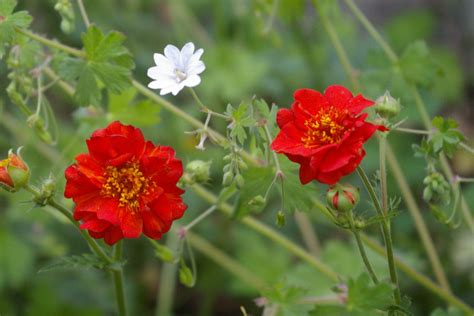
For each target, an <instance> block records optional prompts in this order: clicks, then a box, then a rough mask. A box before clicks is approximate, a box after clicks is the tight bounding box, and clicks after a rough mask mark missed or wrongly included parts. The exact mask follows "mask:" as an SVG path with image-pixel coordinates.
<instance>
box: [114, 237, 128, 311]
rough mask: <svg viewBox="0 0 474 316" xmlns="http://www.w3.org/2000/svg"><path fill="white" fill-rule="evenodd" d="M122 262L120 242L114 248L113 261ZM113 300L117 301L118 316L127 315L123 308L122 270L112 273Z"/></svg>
mask: <svg viewBox="0 0 474 316" xmlns="http://www.w3.org/2000/svg"><path fill="white" fill-rule="evenodd" d="M121 260H122V242H121V241H119V242H118V243H117V244H116V245H115V247H114V261H115V262H120V261H121ZM112 276H113V280H114V287H115V298H116V300H117V309H118V314H119V315H120V316H126V315H127V308H126V307H125V290H124V286H123V268H120V269H118V270H115V271H113V272H112Z"/></svg>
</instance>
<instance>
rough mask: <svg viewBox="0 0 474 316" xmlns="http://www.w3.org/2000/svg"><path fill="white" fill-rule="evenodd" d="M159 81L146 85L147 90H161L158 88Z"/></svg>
mask: <svg viewBox="0 0 474 316" xmlns="http://www.w3.org/2000/svg"><path fill="white" fill-rule="evenodd" d="M160 83H161V82H160V81H157V80H155V81H152V82H150V83H149V84H148V88H150V89H153V90H157V89H161V88H162V87H161V86H160Z"/></svg>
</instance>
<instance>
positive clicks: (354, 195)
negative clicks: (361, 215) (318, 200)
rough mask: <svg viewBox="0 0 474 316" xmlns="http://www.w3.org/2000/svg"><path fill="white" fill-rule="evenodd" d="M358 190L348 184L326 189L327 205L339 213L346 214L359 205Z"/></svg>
mask: <svg viewBox="0 0 474 316" xmlns="http://www.w3.org/2000/svg"><path fill="white" fill-rule="evenodd" d="M359 198H360V197H359V189H358V188H355V187H353V186H352V185H349V184H344V185H342V184H336V185H334V186H331V187H330V188H329V189H328V192H327V194H326V200H327V203H328V205H329V206H330V207H331V208H333V209H335V210H338V211H340V212H348V211H350V210H352V209H354V207H355V206H356V205H357V203H359Z"/></svg>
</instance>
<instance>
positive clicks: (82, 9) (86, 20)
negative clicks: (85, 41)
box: [77, 0, 91, 28]
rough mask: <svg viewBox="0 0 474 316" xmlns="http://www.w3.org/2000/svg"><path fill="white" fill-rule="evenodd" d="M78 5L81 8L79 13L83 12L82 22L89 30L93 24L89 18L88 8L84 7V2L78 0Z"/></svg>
mask: <svg viewBox="0 0 474 316" xmlns="http://www.w3.org/2000/svg"><path fill="white" fill-rule="evenodd" d="M77 5H78V6H79V11H81V16H82V20H83V21H84V24H85V26H86V28H89V26H90V25H91V22H90V20H89V16H88V15H87V11H86V8H85V7H84V2H83V1H82V0H77Z"/></svg>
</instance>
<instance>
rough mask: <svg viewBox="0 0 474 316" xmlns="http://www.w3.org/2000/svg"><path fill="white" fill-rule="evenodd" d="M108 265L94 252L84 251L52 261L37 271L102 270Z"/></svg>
mask: <svg viewBox="0 0 474 316" xmlns="http://www.w3.org/2000/svg"><path fill="white" fill-rule="evenodd" d="M107 267H108V264H107V263H105V262H104V261H103V260H102V259H101V258H99V257H97V256H96V255H94V254H90V253H85V254H82V255H72V256H65V257H62V258H60V259H59V260H57V261H56V262H54V263H51V264H50V265H48V266H45V267H43V268H41V269H40V270H39V272H49V271H53V270H57V269H85V270H88V269H92V268H95V269H100V270H104V269H106V268H107Z"/></svg>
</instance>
